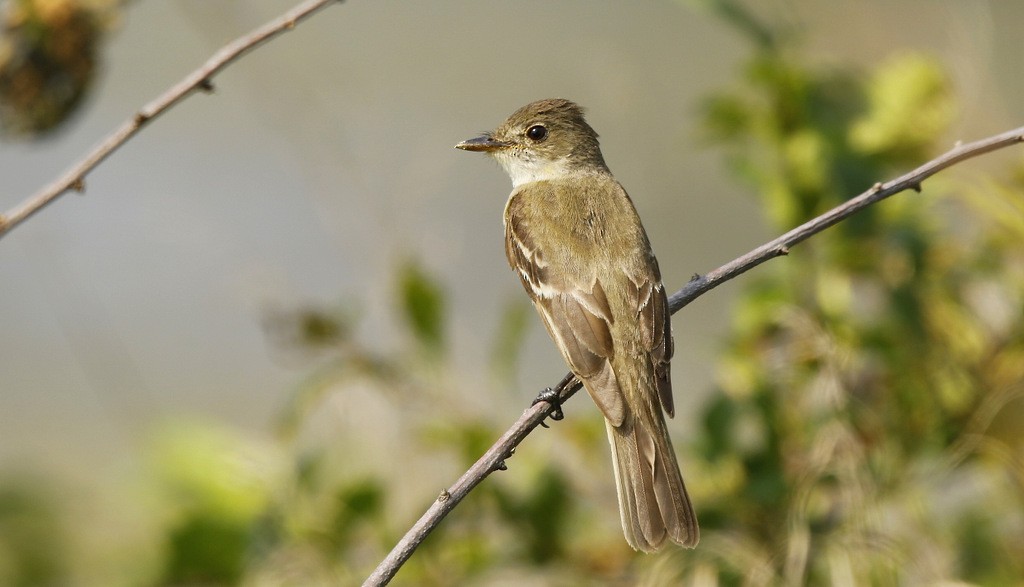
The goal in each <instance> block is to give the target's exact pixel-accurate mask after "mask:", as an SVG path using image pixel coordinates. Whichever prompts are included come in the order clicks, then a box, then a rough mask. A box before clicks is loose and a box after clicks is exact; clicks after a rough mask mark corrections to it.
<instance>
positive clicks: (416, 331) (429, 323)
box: [398, 261, 445, 352]
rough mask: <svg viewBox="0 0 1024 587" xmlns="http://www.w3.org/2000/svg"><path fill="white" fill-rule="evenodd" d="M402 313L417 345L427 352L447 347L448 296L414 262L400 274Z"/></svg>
mask: <svg viewBox="0 0 1024 587" xmlns="http://www.w3.org/2000/svg"><path fill="white" fill-rule="evenodd" d="M398 289H399V296H400V303H401V305H402V312H403V313H404V314H405V320H406V323H407V325H408V326H409V329H410V330H411V331H412V334H413V336H414V337H415V338H416V341H417V342H418V343H420V345H421V346H423V348H424V349H426V350H428V351H432V352H439V351H440V350H442V347H443V346H444V342H445V341H444V318H445V308H444V293H443V292H442V291H441V286H440V285H438V283H437V281H436V280H434V279H433V278H432V277H430V276H428V275H427V274H426V273H425V272H424V271H423V269H422V268H421V267H420V266H419V264H417V263H416V262H414V261H408V262H406V263H405V264H404V265H403V266H402V268H401V269H400V271H399V284H398Z"/></svg>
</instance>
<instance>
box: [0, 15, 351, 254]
mask: <svg viewBox="0 0 1024 587" xmlns="http://www.w3.org/2000/svg"><path fill="white" fill-rule="evenodd" d="M336 1H337V2H340V1H341V0H306V1H305V2H302V3H301V4H298V5H297V6H295V7H294V8H292V9H291V10H289V11H288V12H286V13H284V14H282V15H281V16H279V17H278V18H275V19H274V20H272V21H270V22H268V23H266V24H264V25H263V26H260V27H259V28H257V29H255V30H253V31H252V32H250V33H249V34H246V35H243V36H241V37H239V38H237V39H235V40H234V41H232V42H230V43H228V44H227V45H225V46H223V47H221V49H220V50H219V51H217V53H215V54H214V55H213V57H210V59H209V60H207V62H206V63H204V64H203V65H202V66H200V67H199V69H196V70H195V71H193V72H192V73H190V74H188V75H187V76H185V78H184V79H182V80H181V81H180V82H178V83H177V84H175V85H174V86H171V88H169V89H168V90H167V91H166V92H164V93H163V94H162V95H160V96H159V97H157V98H156V99H155V100H153V101H152V102H150V103H149V104H146V105H145V106H143V107H142V108H141V109H140V110H139V111H138V112H136V113H135V114H134V115H133V116H132V117H131V118H129V119H128V120H126V121H124V122H123V123H121V126H119V127H117V129H115V130H114V132H112V133H110V134H109V135H108V136H107V137H106V138H105V139H103V140H102V141H101V142H100V143H99V144H98V145H96V146H95V147H94V148H93V150H92V151H90V152H89V153H87V154H86V155H85V156H84V157H83V158H82V159H81V160H79V161H78V162H77V163H75V164H74V165H73V166H72V167H71V168H70V169H68V170H67V171H65V172H64V174H63V175H61V176H60V177H59V178H57V179H56V180H55V181H54V182H53V183H51V184H50V185H48V186H46V187H44V188H43V189H41V190H39V191H38V192H36V193H35V194H33V195H32V196H30V197H29V198H27V199H25V200H24V201H23V202H22V203H21V204H18V205H17V206H15V207H14V208H11V209H10V210H8V211H7V213H6V214H3V215H0V238H3V236H4V235H5V234H7V233H8V232H9V231H10V230H11V229H12V228H14V227H15V226H17V225H19V224H21V223H22V222H24V221H25V220H26V219H28V218H29V217H30V216H32V215H33V214H35V213H36V212H38V211H39V210H42V209H43V207H44V206H46V205H47V204H49V203H51V202H53V201H54V200H56V199H57V198H58V197H60V196H62V195H64V194H65V193H67V192H69V191H71V190H74V191H76V192H82V191H85V176H86V174H88V173H89V172H90V171H92V170H93V168H95V167H96V166H97V165H99V164H100V163H101V162H102V161H103V160H104V159H106V158H107V157H109V156H110V155H111V154H113V152H114V151H116V150H117V149H118V148H120V147H121V145H123V144H124V143H125V142H126V141H127V140H128V139H130V138H132V137H133V136H135V134H136V133H137V132H139V131H140V130H141V129H142V127H144V126H145V125H146V123H148V122H149V121H150V120H152V119H153V118H155V117H157V116H159V115H160V114H163V113H164V112H165V111H166V110H168V109H170V108H171V107H172V106H175V105H176V104H178V103H179V102H181V101H182V100H184V99H185V98H187V97H188V96H190V95H192V93H193V92H194V91H195V90H201V91H203V92H212V91H213V84H212V83H211V82H210V80H211V78H212V77H213V76H214V75H216V74H217V73H219V72H220V71H221V70H222V69H224V68H225V67H227V66H228V65H230V64H231V63H233V62H234V61H237V60H238V59H239V58H241V57H242V56H243V55H245V54H246V53H248V52H249V51H251V50H253V49H255V48H256V47H258V46H259V45H261V44H263V43H264V42H266V41H269V40H270V39H271V38H273V37H276V36H277V35H279V34H281V33H283V32H286V31H290V30H292V29H293V28H295V25H296V24H298V23H299V22H300V21H302V20H304V19H306V18H307V17H309V16H312V15H313V13H315V12H317V11H319V10H321V9H322V8H325V7H327V5H328V4H331V3H333V2H336Z"/></svg>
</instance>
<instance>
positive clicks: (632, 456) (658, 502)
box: [607, 410, 700, 552]
mask: <svg viewBox="0 0 1024 587" xmlns="http://www.w3.org/2000/svg"><path fill="white" fill-rule="evenodd" d="M653 415H654V419H655V422H653V424H654V426H653V428H655V429H654V430H651V429H650V428H649V427H647V426H645V422H643V421H642V420H638V419H637V418H636V417H635V414H629V415H628V416H627V417H626V420H625V421H624V422H623V423H622V425H621V426H618V427H615V426H612V424H611V423H607V427H608V439H609V441H610V442H611V445H612V463H613V467H614V469H615V484H616V489H617V492H618V497H619V513H620V514H621V517H622V530H623V532H624V533H625V535H626V541H627V542H629V545H630V546H632V547H633V548H634V549H636V550H642V551H644V552H653V551H656V550H658V549H659V548H660V547H661V546H662V545H663V544H664V543H665V539H666V538H668V539H669V540H671V541H672V542H675V543H676V544H679V545H682V546H685V547H688V548H692V547H694V546H696V545H697V541H698V540H699V537H700V536H699V534H700V533H699V530H698V528H697V517H696V515H694V513H693V506H692V505H691V504H690V497H689V495H687V493H686V485H684V483H683V477H682V475H681V474H680V472H679V465H678V464H677V462H676V455H675V451H674V450H673V449H672V441H671V440H670V439H669V436H668V431H667V430H666V428H665V421H664V417H663V416H662V415H661V413H660V410H658V411H657V412H656V413H655V414H653Z"/></svg>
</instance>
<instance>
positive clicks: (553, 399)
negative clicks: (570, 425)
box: [530, 387, 565, 428]
mask: <svg viewBox="0 0 1024 587" xmlns="http://www.w3.org/2000/svg"><path fill="white" fill-rule="evenodd" d="M540 402H547V403H549V404H551V414H549V417H550V418H551V419H552V420H561V419H562V418H564V417H565V414H564V413H563V412H562V400H561V399H560V398H559V396H558V390H556V389H552V388H550V387H546V388H544V389H543V390H542V391H541V392H540V393H538V394H537V397H536V398H535V399H534V400H533V403H532V404H530V405H534V406H535V405H537V404H539V403H540ZM540 425H541V426H543V427H545V428H547V427H548V426H547V424H545V423H544V422H541V423H540Z"/></svg>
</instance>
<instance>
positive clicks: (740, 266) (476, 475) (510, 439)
mask: <svg viewBox="0 0 1024 587" xmlns="http://www.w3.org/2000/svg"><path fill="white" fill-rule="evenodd" d="M1020 142H1024V127H1020V128H1017V129H1014V130H1011V131H1007V132H1004V133H1002V134H998V135H995V136H992V137H989V138H986V139H982V140H980V141H975V142H973V143H968V144H965V145H957V146H956V147H955V148H953V149H952V150H950V151H948V152H946V153H945V154H943V155H940V156H939V157H936V158H935V159H932V160H931V161H929V162H927V163H925V164H924V165H922V166H920V167H918V168H917V169H915V170H913V171H911V172H909V173H906V174H904V175H902V176H900V177H898V178H896V179H894V180H892V181H889V182H886V183H884V184H883V183H877V184H875V185H874V186H872V187H871V189H869V190H868V191H866V192H864V193H862V194H860V195H859V196H857V197H855V198H852V199H850V200H847V201H846V202H844V203H843V204H841V205H839V206H836V207H835V208H833V209H831V210H829V211H828V212H826V213H824V214H822V215H821V216H818V217H817V218H814V219H812V220H810V221H808V222H805V223H804V224H801V225H800V226H798V227H796V228H794V229H793V230H791V231H789V232H787V233H786V234H784V235H782V236H780V237H778V238H776V239H775V240H772V241H770V242H767V243H765V244H763V245H761V246H760V247H757V248H756V249H754V250H752V251H750V252H749V253H747V254H745V255H743V256H741V257H737V258H736V259H734V260H732V261H730V262H728V263H726V264H725V265H722V266H721V267H719V268H718V269H715V270H713V271H709V272H707V273H705V274H704V275H697V276H695V277H694V278H693V279H691V280H690V282H689V283H687V284H686V285H684V286H683V287H682V288H681V289H679V291H677V292H675V293H674V294H672V295H671V296H670V297H669V310H670V311H671V312H672V313H673V314H675V313H676V312H678V311H679V310H680V309H682V308H683V307H684V306H686V305H687V304H689V303H690V302H692V301H693V300H695V299H697V298H698V297H700V296H701V295H702V294H704V293H707V292H708V291H710V290H712V289H714V288H716V287H718V286H719V285H721V284H722V283H725V282H726V281H728V280H730V279H732V278H733V277H736V276H737V275H740V274H742V273H745V272H747V271H749V270H750V269H753V268H754V267H757V266H758V265H760V264H761V263H764V262H765V261H768V260H770V259H774V258H776V257H780V256H783V255H786V254H788V253H789V249H790V247H792V246H793V245H796V244H798V243H800V242H802V241H804V240H806V239H807V238H809V237H811V236H813V235H815V234H818V233H819V232H821V231H823V230H825V229H826V228H828V227H830V226H832V225H834V224H836V223H838V222H840V221H842V220H844V219H846V218H848V217H849V216H852V215H853V214H855V213H857V212H858V211H860V210H863V209H864V208H866V207H868V206H870V205H871V204H874V203H875V202H878V201H881V200H883V199H885V198H888V197H889V196H891V195H893V194H896V193H899V192H902V191H905V190H907V189H913V190H916V191H920V190H921V182H923V181H924V180H925V179H927V178H929V177H931V176H932V175H935V174H936V173H938V172H939V171H942V170H943V169H946V168H948V167H951V166H953V165H955V164H957V163H959V162H961V161H964V160H966V159H970V158H972V157H977V156H979V155H983V154H985V153H989V152H992V151H995V150H997V149H1002V148H1004V147H1008V146H1010V145H1015V144H1017V143H1020ZM579 388H580V383H579V382H578V381H576V379H575V378H574V377H573V376H572V374H568V375H566V376H565V378H563V379H562V381H561V382H560V383H559V384H558V385H557V386H555V387H554V389H555V390H556V391H558V392H559V399H560V401H565V400H567V399H569V398H570V397H572V395H573V394H574V393H576V391H578V390H579ZM551 412H552V406H551V404H548V403H546V402H540V403H537V404H536V405H534V406H532V407H531V408H530V409H528V410H526V411H525V412H523V415H522V416H520V418H519V420H518V421H516V423H515V424H513V425H512V427H511V428H509V429H508V430H507V431H506V432H505V433H504V434H502V435H501V438H499V439H498V440H497V442H495V443H494V444H493V445H492V446H491V448H489V449H488V450H487V452H485V453H484V455H483V456H482V457H480V459H479V460H478V461H477V462H476V463H475V464H474V465H473V466H472V467H470V468H469V470H467V471H466V472H465V473H464V474H463V475H462V477H460V478H459V480H458V481H456V482H455V484H454V485H452V486H451V487H449V488H448V489H446V490H444V491H442V492H441V495H440V496H439V497H438V498H437V499H436V500H434V503H433V504H431V506H430V507H429V508H428V509H427V511H426V512H425V513H424V514H423V516H421V517H420V519H419V520H418V521H417V522H416V523H415V524H414V525H413V526H412V528H410V529H409V531H408V532H406V534H405V536H403V537H402V539H401V540H400V541H399V542H398V544H396V545H395V547H394V548H393V549H392V550H391V552H390V553H389V554H388V555H387V557H385V558H384V560H383V561H381V563H380V564H379V565H378V566H377V568H376V569H375V570H374V571H373V574H371V575H370V576H369V577H368V578H367V579H366V581H365V582H364V583H363V587H375V586H379V585H386V584H387V583H388V582H389V581H390V580H391V579H392V577H394V576H395V573H397V572H398V569H399V568H400V567H401V566H402V564H404V563H405V561H406V560H408V559H409V557H410V556H412V553H413V551H415V550H416V548H417V547H418V546H419V545H420V543H421V542H423V540H424V539H425V538H426V537H427V535H428V534H429V533H430V531H431V530H433V529H434V528H435V527H436V526H437V525H438V524H439V523H440V522H441V520H442V519H444V517H445V516H446V515H448V512H450V511H452V510H453V509H455V506H457V505H458V504H459V502H460V501H462V499H463V498H464V497H466V495H468V494H469V492H470V491H471V490H472V489H473V488H474V487H476V486H477V485H478V484H479V483H480V482H481V481H483V480H484V478H485V477H487V476H488V475H490V474H491V473H493V472H494V471H497V470H503V469H504V468H505V459H507V458H509V457H510V456H512V454H513V452H514V451H515V449H516V447H517V446H519V443H520V442H522V441H523V439H525V438H526V437H527V436H528V435H529V434H530V432H532V431H533V429H534V428H536V427H537V426H539V425H540V424H541V422H543V421H544V419H545V418H546V417H547V416H548V415H549V414H551Z"/></svg>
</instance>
